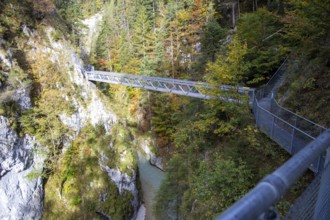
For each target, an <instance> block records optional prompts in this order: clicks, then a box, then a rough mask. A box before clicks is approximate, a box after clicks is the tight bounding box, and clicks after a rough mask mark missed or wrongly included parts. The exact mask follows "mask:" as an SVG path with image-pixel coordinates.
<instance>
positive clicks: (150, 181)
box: [137, 152, 165, 220]
mask: <svg viewBox="0 0 330 220" xmlns="http://www.w3.org/2000/svg"><path fill="white" fill-rule="evenodd" d="M137 158H138V167H139V173H140V181H141V185H142V199H143V203H144V206H145V208H146V217H145V220H155V217H154V216H153V214H152V206H153V203H154V201H155V200H154V197H155V195H156V193H157V191H158V190H159V187H160V185H161V182H162V180H163V179H164V178H165V173H164V172H163V171H161V170H160V169H158V168H157V167H155V166H152V165H151V164H150V162H149V156H148V155H145V154H143V153H141V152H137ZM139 220H140V219H139Z"/></svg>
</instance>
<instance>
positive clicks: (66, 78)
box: [0, 1, 138, 219]
mask: <svg viewBox="0 0 330 220" xmlns="http://www.w3.org/2000/svg"><path fill="white" fill-rule="evenodd" d="M1 4H2V6H3V8H2V10H3V11H5V12H6V13H4V14H2V15H1V16H3V17H2V19H4V20H6V19H7V21H8V20H9V21H11V22H14V21H15V19H18V18H19V20H20V25H19V26H17V27H16V26H15V27H16V29H15V30H13V26H10V25H9V22H8V25H7V24H6V25H4V26H3V29H4V30H2V29H1V30H2V33H4V34H2V35H1V36H3V38H1V50H0V52H1V56H0V58H1V78H0V80H1V88H0V89H1V95H0V97H1V99H0V103H1V112H0V114H1V115H3V116H1V133H0V135H1V139H0V150H1V154H0V164H1V165H0V169H1V170H0V171H1V172H0V173H1V176H0V186H1V187H0V193H1V194H0V195H1V198H2V199H1V201H0V216H1V218H2V219H26V218H33V219H40V218H41V215H43V217H44V218H45V219H58V218H64V219H72V218H75V217H78V216H85V217H88V218H104V217H106V218H121V219H129V218H131V217H132V216H134V215H135V213H136V211H137V207H138V192H137V187H136V162H135V160H134V157H133V152H132V150H131V149H130V148H129V145H128V144H127V141H126V139H127V137H128V134H127V133H125V130H124V129H123V128H122V127H121V126H120V125H117V123H118V120H117V116H116V115H115V114H114V113H112V112H113V111H112V110H111V109H110V107H109V104H107V102H106V101H105V99H104V97H103V96H102V94H101V93H99V92H98V90H97V89H96V88H95V86H94V85H93V84H91V83H89V82H88V81H86V79H85V78H84V75H83V69H84V66H83V63H82V61H81V60H80V58H79V55H78V53H77V51H78V52H79V50H78V49H77V48H75V47H74V46H72V44H71V42H70V41H69V40H68V37H67V36H68V35H67V33H66V31H68V30H67V29H66V26H65V25H64V23H63V20H61V18H60V17H59V16H58V15H57V14H56V10H55V8H52V7H49V8H47V10H46V11H40V10H39V9H36V8H35V7H32V6H31V5H29V4H21V3H20V2H18V1H6V2H4V3H1ZM50 6H52V5H50ZM31 7H32V8H31ZM30 12H33V13H30ZM34 12H38V13H37V14H38V16H34ZM9 15H10V17H8V16H9ZM19 16H20V17H19ZM26 18H29V19H30V20H32V21H33V22H31V21H30V20H26ZM27 26H29V27H27ZM54 27H56V28H54ZM14 31H15V32H14ZM6 33H11V34H12V35H11V37H14V39H15V40H14V41H9V39H10V38H8V36H7V35H6ZM12 54H14V55H12ZM30 91H31V92H30ZM30 100H31V101H30ZM117 135H119V137H121V138H122V139H121V140H120V138H118V137H117ZM43 186H44V187H45V188H44V189H43ZM43 198H44V199H45V201H44V208H43ZM31 199H32V200H31ZM43 209H44V210H45V212H44V213H43Z"/></svg>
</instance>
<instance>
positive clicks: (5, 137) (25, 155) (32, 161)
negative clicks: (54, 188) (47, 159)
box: [0, 116, 44, 220]
mask: <svg viewBox="0 0 330 220" xmlns="http://www.w3.org/2000/svg"><path fill="white" fill-rule="evenodd" d="M8 124H9V123H8V119H7V118H5V117H2V116H0V198H1V201H0V219H8V220H9V219H15V220H16V219H40V218H41V215H42V212H43V205H42V202H43V200H42V198H43V186H42V178H41V177H40V176H39V177H37V178H34V177H33V175H31V174H33V173H36V174H37V175H39V174H40V172H41V171H42V164H43V160H44V157H43V156H42V153H38V150H39V149H40V146H38V144H36V143H35V140H34V139H33V138H32V137H30V136H29V135H26V136H25V137H24V138H19V137H18V136H17V134H16V132H15V131H13V130H11V129H10V128H9V127H8Z"/></svg>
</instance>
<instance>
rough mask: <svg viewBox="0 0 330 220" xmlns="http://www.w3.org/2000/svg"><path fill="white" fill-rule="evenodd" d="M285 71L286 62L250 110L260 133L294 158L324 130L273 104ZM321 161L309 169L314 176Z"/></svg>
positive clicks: (258, 95) (259, 94)
mask: <svg viewBox="0 0 330 220" xmlns="http://www.w3.org/2000/svg"><path fill="white" fill-rule="evenodd" d="M287 68H288V60H287V59H286V60H285V61H284V62H283V63H282V65H281V66H280V68H279V69H278V70H277V71H276V73H275V74H274V75H273V77H272V78H271V79H270V80H269V82H268V83H267V84H266V85H265V86H262V87H261V88H260V89H258V90H257V91H256V92H255V95H254V100H253V108H252V109H253V111H254V115H255V118H256V124H257V126H258V127H259V128H260V130H261V131H263V132H264V133H266V134H267V135H268V136H269V137H270V138H272V139H273V140H274V141H275V142H277V143H278V144H279V145H280V146H281V147H283V148H284V149H285V150H286V151H288V152H289V153H290V154H292V155H294V154H296V153H298V152H299V151H300V150H301V149H303V148H304V146H306V145H307V144H308V143H310V142H311V141H313V140H314V139H316V138H317V137H318V136H319V135H320V134H321V133H322V132H324V131H325V130H326V128H325V127H322V126H321V125H318V124H316V123H314V122H312V121H310V120H308V119H306V118H304V117H301V116H299V115H297V114H295V113H294V112H291V111H290V110H287V109H285V108H283V107H282V106H280V105H279V104H278V103H277V101H276V100H275V98H274V95H273V94H274V93H275V92H276V91H277V89H278V88H279V86H280V85H281V84H282V82H283V81H284V73H285V71H286V69H287ZM323 161H324V157H323V156H321V157H320V158H318V159H317V160H316V161H314V162H313V163H312V164H311V166H310V169H311V170H312V171H314V172H318V171H320V170H321V169H322V165H323V164H322V162H323Z"/></svg>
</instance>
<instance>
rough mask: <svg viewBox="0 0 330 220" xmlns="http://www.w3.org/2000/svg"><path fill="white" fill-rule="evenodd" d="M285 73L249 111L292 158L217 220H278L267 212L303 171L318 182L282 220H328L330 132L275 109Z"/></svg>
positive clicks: (280, 71) (275, 78)
mask: <svg viewBox="0 0 330 220" xmlns="http://www.w3.org/2000/svg"><path fill="white" fill-rule="evenodd" d="M286 68H287V60H285V61H284V62H283V64H282V65H281V66H280V68H279V69H278V70H277V71H276V73H275V74H274V76H273V77H272V78H271V79H270V81H269V82H268V83H267V84H266V85H265V86H263V87H261V88H260V89H259V90H257V91H256V92H255V93H254V95H253V97H252V98H253V105H252V109H253V113H254V115H255V120H256V124H257V126H258V127H259V129H260V130H261V131H263V132H264V133H266V134H267V135H268V136H269V137H270V138H271V139H273V140H274V141H275V142H277V143H278V144H279V145H280V146H282V147H283V148H284V149H285V150H287V151H288V152H289V153H290V154H293V155H294V156H293V157H292V158H291V159H290V160H289V161H287V162H286V163H285V164H284V165H282V166H281V167H280V168H279V169H277V170H276V171H275V172H274V173H272V174H271V175H269V176H267V177H266V178H264V179H263V180H262V181H260V183H259V184H258V185H257V186H256V187H255V188H254V189H252V190H251V191H250V192H249V193H248V194H246V195H245V196H244V197H243V198H242V199H240V200H239V201H238V202H236V203H235V204H234V205H232V206H231V207H230V208H229V209H227V210H226V211H225V212H224V213H222V214H221V216H219V217H218V218H216V219H217V220H228V219H242V220H243V219H244V220H246V219H279V216H278V214H276V212H274V211H273V210H274V209H273V208H272V207H273V206H274V205H275V204H276V203H277V202H278V201H279V200H280V198H281V197H282V196H283V195H284V194H285V192H286V191H288V189H289V188H290V186H291V185H292V184H293V183H295V182H296V181H297V179H298V178H299V177H300V176H302V174H303V173H304V172H305V171H306V170H307V169H308V168H309V169H311V170H312V171H314V172H315V173H318V176H317V178H315V180H314V181H313V183H312V184H310V186H309V187H308V188H307V189H306V190H305V192H304V193H303V194H302V196H301V197H300V198H299V199H298V201H297V202H296V203H295V204H294V205H293V206H292V207H291V209H290V211H289V213H288V214H287V216H286V219H290V220H293V219H294V220H300V219H314V220H319V219H324V220H326V219H327V218H326V217H329V215H328V214H330V211H329V209H328V208H327V206H329V204H330V190H329V189H328V187H329V184H330V165H329V163H328V162H329V160H330V154H329V153H328V158H329V159H328V160H327V162H325V154H326V150H327V149H330V129H328V130H326V128H324V127H323V126H321V125H318V124H316V123H314V122H312V121H310V120H308V119H306V118H303V117H301V116H299V115H297V114H295V113H293V112H291V111H289V110H287V109H285V108H283V107H281V106H280V105H279V104H278V103H277V101H276V100H275V98H274V93H275V92H276V91H277V89H278V88H279V86H280V84H281V83H282V82H283V80H284V76H283V74H284V72H285V70H286ZM320 134H321V135H320ZM324 167H326V168H324ZM321 179H322V182H321V183H320V180H321ZM322 183H323V184H322ZM320 185H321V186H320ZM327 210H328V211H327ZM274 213H275V214H274ZM313 216H314V217H313Z"/></svg>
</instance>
